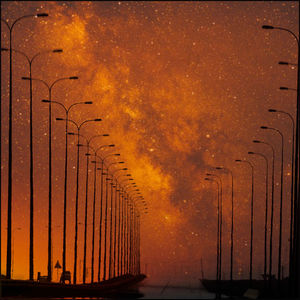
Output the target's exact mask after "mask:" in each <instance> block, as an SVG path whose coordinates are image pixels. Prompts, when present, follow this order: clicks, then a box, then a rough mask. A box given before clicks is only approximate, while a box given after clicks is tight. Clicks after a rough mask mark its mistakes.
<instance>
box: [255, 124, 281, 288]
mask: <svg viewBox="0 0 300 300" xmlns="http://www.w3.org/2000/svg"><path fill="white" fill-rule="evenodd" d="M260 128H261V129H269V130H274V131H276V132H278V133H279V134H280V136H281V172H280V182H281V186H280V208H279V214H280V215H279V244H278V287H279V289H280V281H281V250H282V200H283V199H282V197H283V196H282V191H283V147H284V140H283V134H282V133H281V131H279V130H278V129H276V128H272V127H267V126H261V127H260Z"/></svg>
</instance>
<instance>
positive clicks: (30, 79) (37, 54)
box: [1, 48, 63, 280]
mask: <svg viewBox="0 0 300 300" xmlns="http://www.w3.org/2000/svg"><path fill="white" fill-rule="evenodd" d="M1 51H9V49H7V48H1ZM12 51H14V52H16V53H19V54H21V55H23V56H24V57H25V58H26V60H27V62H28V65H29V77H22V79H23V80H29V83H30V85H29V92H30V102H29V103H30V104H29V114H30V115H29V127H30V133H29V145H30V146H29V148H30V171H29V172H30V175H29V178H30V238H29V239H30V241H29V279H30V280H33V272H34V271H33V205H34V191H33V138H32V135H33V131H32V128H33V122H32V106H33V102H32V63H33V61H34V60H35V59H36V58H37V57H38V56H40V55H42V54H47V53H61V52H63V50H62V49H54V50H46V51H42V52H38V53H36V54H35V55H34V56H32V58H29V57H28V55H26V53H24V52H22V51H19V50H15V49H12Z"/></svg>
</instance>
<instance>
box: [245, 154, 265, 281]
mask: <svg viewBox="0 0 300 300" xmlns="http://www.w3.org/2000/svg"><path fill="white" fill-rule="evenodd" d="M248 154H250V155H258V156H261V157H262V158H264V160H265V162H266V202H265V242H264V281H265V282H266V279H267V237H268V190H269V188H268V181H269V166H268V158H267V157H266V156H265V155H264V154H262V153H257V152H252V151H249V152H248Z"/></svg>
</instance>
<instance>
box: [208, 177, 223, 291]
mask: <svg viewBox="0 0 300 300" xmlns="http://www.w3.org/2000/svg"><path fill="white" fill-rule="evenodd" d="M206 176H208V177H209V178H211V177H216V178H217V179H218V180H219V181H218V183H219V187H220V194H219V200H220V203H219V204H220V208H219V210H220V211H219V219H220V220H218V228H219V229H218V231H219V263H218V270H219V272H218V276H217V277H218V282H219V283H220V281H221V279H222V227H223V192H222V190H223V188H222V186H223V183H222V179H221V177H220V176H219V175H216V174H211V173H206ZM219 288H220V286H219Z"/></svg>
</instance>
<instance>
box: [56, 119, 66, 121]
mask: <svg viewBox="0 0 300 300" xmlns="http://www.w3.org/2000/svg"><path fill="white" fill-rule="evenodd" d="M64 120H65V119H63V118H56V121H64Z"/></svg>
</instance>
